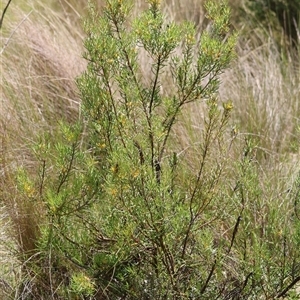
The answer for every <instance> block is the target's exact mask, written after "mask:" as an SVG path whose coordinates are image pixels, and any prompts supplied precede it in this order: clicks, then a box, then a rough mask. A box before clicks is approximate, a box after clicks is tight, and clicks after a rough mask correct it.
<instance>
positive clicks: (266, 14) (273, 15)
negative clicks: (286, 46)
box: [248, 0, 300, 44]
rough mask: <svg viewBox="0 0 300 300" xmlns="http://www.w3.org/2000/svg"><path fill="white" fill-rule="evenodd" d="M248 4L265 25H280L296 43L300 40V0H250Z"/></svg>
mask: <svg viewBox="0 0 300 300" xmlns="http://www.w3.org/2000/svg"><path fill="white" fill-rule="evenodd" d="M248 6H249V8H250V9H251V10H252V11H253V12H254V13H255V16H256V18H257V20H259V21H261V22H263V24H264V25H266V26H268V27H269V26H270V23H271V24H272V25H275V26H276V25H277V26H278V25H279V26H280V27H281V28H282V29H283V30H284V32H285V33H286V35H287V36H288V38H290V39H291V40H292V41H293V43H294V44H296V43H298V42H299V21H300V14H299V12H300V1H299V0H260V1H252V0H249V1H248Z"/></svg>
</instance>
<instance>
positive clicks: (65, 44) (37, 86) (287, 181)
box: [0, 0, 300, 297]
mask: <svg viewBox="0 0 300 300" xmlns="http://www.w3.org/2000/svg"><path fill="white" fill-rule="evenodd" d="M1 1H2V2H1V5H0V7H1V9H3V7H4V5H5V3H6V2H5V1H4V0H1ZM142 2H143V1H138V2H137V5H136V9H137V11H138V10H139V9H141V7H142V6H143V5H144V4H143V3H142ZM46 3H47V4H46ZM85 3H86V1H76V0H72V1H71V0H70V1H66V0H60V1H48V2H46V1H45V2H42V1H41V2H40V1H38V0H36V1H27V2H25V1H24V2H23V3H21V4H20V3H17V2H16V3H12V4H11V6H10V7H9V10H8V12H7V15H6V16H5V19H4V23H3V28H2V33H1V40H0V53H1V54H0V55H1V59H0V66H1V83H0V94H1V99H0V101H1V104H0V140H1V142H0V151H1V155H0V178H1V179H0V193H1V194H0V206H1V210H0V222H1V223H0V228H1V232H0V245H1V246H0V265H1V266H2V267H0V291H1V285H2V290H4V291H6V290H10V289H13V288H14V285H15V282H16V280H17V279H18V272H17V270H18V268H17V267H16V266H17V259H16V258H15V257H14V256H13V254H14V244H13V243H12V242H11V241H12V237H14V238H15V239H14V240H17V241H19V242H22V241H21V240H20V239H18V237H17V235H18V232H19V230H25V229H24V228H21V225H22V224H23V225H24V223H22V222H25V223H26V221H27V222H28V221H29V220H30V218H27V219H26V216H22V217H20V215H18V213H19V212H18V211H17V210H14V208H15V207H16V206H18V203H16V202H15V201H16V197H15V195H14V186H12V182H13V180H12V178H11V174H12V171H13V170H15V169H16V168H17V167H18V166H20V165H27V166H28V167H29V168H30V167H32V170H34V161H33V160H32V157H31V154H30V151H29V150H28V149H29V146H28V145H29V144H30V143H32V141H34V140H36V138H37V136H38V134H39V132H41V131H48V132H49V133H54V132H55V128H56V125H57V122H58V120H59V119H60V118H64V119H67V120H69V121H72V120H74V119H75V118H76V117H77V116H78V113H79V110H78V108H79V105H80V99H79V97H78V93H77V89H76V85H75V83H74V79H75V78H76V76H78V75H79V74H80V73H81V72H82V71H83V70H84V69H85V66H86V63H85V61H84V60H83V59H82V57H81V56H82V52H83V50H84V49H83V46H82V42H83V39H84V35H83V32H82V30H81V19H80V17H81V16H83V15H84V14H85ZM237 3H239V2H238V1H231V4H232V6H233V7H235V8H236V7H237ZM164 10H165V12H166V13H167V14H168V15H169V16H170V18H172V19H176V20H182V19H189V20H193V21H195V22H196V23H197V24H198V26H199V27H201V26H206V22H205V18H204V15H205V12H204V10H203V6H202V1H195V0H188V1H185V2H184V4H183V2H180V1H174V0H167V1H166V3H165V4H164ZM233 17H234V22H233V23H234V24H235V26H236V28H237V29H238V30H240V31H241V37H240V41H239V45H238V49H237V53H238V56H237V59H236V61H235V62H234V63H233V65H232V66H231V68H230V69H229V70H228V71H226V73H225V74H224V75H223V77H222V85H221V89H220V98H221V99H223V100H226V99H231V100H232V101H233V104H234V116H233V118H232V121H231V126H232V129H233V130H236V133H237V140H238V142H239V143H240V149H239V150H236V151H235V152H233V153H232V155H233V156H239V155H241V152H242V149H243V147H244V144H245V140H247V139H248V138H249V137H251V139H252V140H253V143H254V146H253V147H254V148H255V152H256V157H257V160H258V161H259V164H260V167H261V169H262V174H263V175H262V177H261V180H263V181H264V182H263V184H265V187H266V191H267V192H268V193H269V196H270V199H272V198H273V197H274V198H275V197H277V196H278V195H280V194H282V193H284V192H286V191H287V190H289V188H290V186H291V185H292V183H293V180H294V178H295V176H296V173H297V172H298V170H299V163H298V156H299V135H300V132H299V128H300V120H299V113H300V106H299V99H300V89H299V86H300V71H299V70H300V69H299V61H298V60H297V58H296V57H297V54H296V53H294V52H293V51H294V50H292V51H290V50H287V49H280V50H279V48H278V47H277V45H276V43H275V41H274V39H273V38H272V32H266V31H262V30H259V29H258V28H253V29H251V27H249V26H248V25H247V24H245V23H241V15H240V14H239V10H238V9H235V10H234V11H233ZM201 111H202V107H201V104H199V105H195V107H193V109H190V110H187V111H186V113H185V114H184V115H183V116H182V119H181V121H180V122H179V125H178V126H177V132H176V137H177V141H178V143H179V144H181V145H182V146H184V147H190V146H191V145H192V144H193V143H195V140H196V139H197V136H193V135H192V134H191V133H190V132H189V131H185V129H184V127H183V126H180V124H187V123H189V124H190V128H198V127H199V126H201V124H202V123H201ZM14 226H15V227H14ZM11 228H14V229H15V230H14V231H13V232H14V233H12V231H11ZM4 241H5V243H4ZM7 241H9V242H8V243H7ZM0 296H1V292H0ZM3 297H4V296H3Z"/></svg>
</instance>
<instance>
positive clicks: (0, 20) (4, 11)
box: [0, 0, 11, 29]
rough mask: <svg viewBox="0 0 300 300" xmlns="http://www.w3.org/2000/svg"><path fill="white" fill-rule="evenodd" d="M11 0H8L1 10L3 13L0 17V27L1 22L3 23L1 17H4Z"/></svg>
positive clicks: (0, 26) (0, 25)
mask: <svg viewBox="0 0 300 300" xmlns="http://www.w3.org/2000/svg"><path fill="white" fill-rule="evenodd" d="M10 2H11V0H9V1H8V2H7V4H6V6H5V8H4V10H3V13H2V16H1V19H0V29H1V28H2V23H3V19H4V16H5V13H6V11H7V9H8V7H9V4H10Z"/></svg>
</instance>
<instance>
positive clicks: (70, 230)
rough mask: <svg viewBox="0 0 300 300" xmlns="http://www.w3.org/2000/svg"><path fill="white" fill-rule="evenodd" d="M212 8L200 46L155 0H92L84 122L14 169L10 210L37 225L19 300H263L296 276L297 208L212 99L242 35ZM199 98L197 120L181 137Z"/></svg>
mask: <svg viewBox="0 0 300 300" xmlns="http://www.w3.org/2000/svg"><path fill="white" fill-rule="evenodd" d="M206 9H207V13H208V15H207V16H208V18H209V19H211V20H212V25H211V26H210V27H209V29H208V30H207V31H204V32H202V33H201V35H200V38H199V40H197V39H196V38H195V36H196V32H195V28H194V26H193V24H191V23H188V22H186V23H183V24H176V23H174V22H167V21H166V17H165V16H164V15H163V14H162V13H161V11H160V5H159V1H157V0H151V1H149V9H148V10H146V11H145V12H143V13H142V14H141V15H140V16H139V17H137V18H135V19H134V20H131V18H130V17H129V16H130V11H131V5H130V1H126V0H124V1H120V0H110V1H106V5H105V6H104V9H103V13H101V14H100V15H99V14H98V12H97V10H96V8H95V6H94V5H93V4H90V7H89V16H88V18H87V19H86V21H85V24H84V28H85V31H86V34H87V38H86V40H85V48H86V53H85V54H84V56H85V58H86V60H87V61H88V66H87V70H86V71H85V72H84V73H83V74H82V76H81V77H80V78H78V81H77V84H78V88H79V90H80V95H81V99H82V103H81V118H80V120H78V122H75V123H74V124H72V125H68V124H66V123H63V122H61V123H60V126H59V128H58V130H57V132H55V133H54V134H53V136H51V135H50V134H46V133H45V134H44V135H42V136H41V137H40V140H39V141H38V142H37V143H36V144H35V145H34V147H33V151H34V154H35V157H36V158H37V160H38V161H39V165H40V168H39V169H38V170H37V172H36V174H35V176H34V175H30V173H33V172H30V173H29V172H28V171H26V170H24V168H20V170H19V171H18V174H17V189H18V194H17V200H18V201H16V205H15V208H16V209H17V211H20V212H22V213H23V214H24V216H27V217H28V216H30V217H31V218H32V219H30V218H29V221H28V222H27V225H28V224H32V222H31V221H32V220H34V225H33V226H32V227H31V231H29V230H27V231H21V230H20V239H19V245H20V259H21V260H22V262H23V264H22V267H23V270H22V271H23V283H22V285H20V288H19V292H18V293H19V296H20V297H21V296H22V297H23V298H24V297H28V299H199V298H201V299H237V298H242V299H257V297H260V296H265V298H268V299H270V298H276V297H281V296H283V295H285V294H286V293H287V292H288V290H289V289H291V288H292V287H293V286H294V285H295V284H296V282H297V281H299V273H300V270H299V265H297V260H298V259H299V253H298V250H297V249H298V247H299V239H298V236H299V225H297V224H299V222H298V221H297V214H293V204H291V202H290V201H289V200H290V199H289V198H288V196H281V197H280V198H275V196H274V198H272V197H269V196H268V195H270V192H271V189H270V187H269V186H268V185H267V184H266V185H262V184H261V182H260V179H261V176H262V174H261V172H260V168H259V165H258V164H257V160H256V156H255V151H256V146H255V143H254V141H253V140H250V139H246V140H245V141H244V143H243V144H242V147H241V148H239V147H238V145H237V146H235V143H236V138H237V133H236V132H234V131H233V132H232V133H231V135H230V134H229V132H228V130H227V129H228V121H229V119H230V115H231V111H232V109H233V104H232V102H231V101H227V102H224V103H223V104H222V105H220V101H219V100H218V97H217V92H218V89H219V76H220V75H221V73H222V72H223V71H224V70H225V68H227V67H228V66H229V64H230V62H231V60H232V59H233V57H234V48H235V43H236V35H235V34H229V10H228V7H227V6H226V4H225V3H221V4H220V3H219V4H217V2H212V1H209V2H208V3H207V6H206ZM145 58H147V60H146V59H145ZM145 61H147V63H146V64H147V65H146V66H145V65H142V63H141V62H143V63H145ZM147 69H148V74H145V72H144V70H147ZM195 103H201V111H199V115H201V116H203V119H202V120H201V121H200V122H199V123H200V124H201V125H200V126H199V127H198V128H196V129H194V130H193V131H192V132H191V131H189V130H187V132H189V136H187V137H180V136H179V131H178V130H179V129H180V126H182V125H181V124H182V123H181V122H180V120H183V119H184V118H186V117H187V115H186V114H187V113H188V110H189V109H191V108H193V105H194V104H195ZM183 126H186V128H187V127H188V124H186V125H183ZM184 138H186V139H187V140H188V143H189V145H188V147H187V148H188V149H185V148H183V147H182V145H183V144H182V141H183V140H184ZM194 139H196V140H194ZM233 147H236V149H235V151H240V156H239V159H233V156H232V152H233ZM264 183H267V180H264ZM279 205H280V207H281V209H282V211H284V212H286V214H281V213H280V212H279V211H278V207H279ZM33 216H34V218H33ZM288 237H289V238H288ZM26 295H27V296H26Z"/></svg>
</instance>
